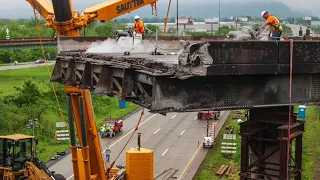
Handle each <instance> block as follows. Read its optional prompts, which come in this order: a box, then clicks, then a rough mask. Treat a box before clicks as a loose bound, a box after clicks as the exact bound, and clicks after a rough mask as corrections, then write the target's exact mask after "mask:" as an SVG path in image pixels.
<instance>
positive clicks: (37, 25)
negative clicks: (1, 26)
mask: <svg viewBox="0 0 320 180" xmlns="http://www.w3.org/2000/svg"><path fill="white" fill-rule="evenodd" d="M33 14H34V19H35V22H36V29H37V32H38V36H39V41H40V46H41V51H42V55H43V58H44V60H45V62H46V67H47V71H48V75H49V78H50V79H51V72H50V69H49V64H48V60H47V58H46V54H45V52H44V47H43V43H42V38H41V33H40V27H39V23H38V18H37V14H36V10H35V9H33ZM51 87H52V90H53V93H54V96H55V99H56V102H57V105H58V109H59V114H60V116H61V119H62V120H63V122H64V123H65V125H66V127H67V128H68V125H67V122H66V120H65V118H64V115H63V113H62V109H61V106H60V102H59V99H58V96H57V91H56V88H55V86H54V84H53V82H51Z"/></svg>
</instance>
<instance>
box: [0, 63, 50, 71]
mask: <svg viewBox="0 0 320 180" xmlns="http://www.w3.org/2000/svg"><path fill="white" fill-rule="evenodd" d="M48 64H49V65H54V64H55V61H49V62H48ZM45 65H46V63H42V64H35V63H29V64H21V65H9V66H0V71H3V70H9V69H24V68H32V67H38V66H45Z"/></svg>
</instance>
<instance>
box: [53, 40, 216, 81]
mask: <svg viewBox="0 0 320 180" xmlns="http://www.w3.org/2000/svg"><path fill="white" fill-rule="evenodd" d="M207 46H208V44H203V48H201V49H199V50H198V51H195V52H193V54H191V57H192V58H193V59H191V60H190V63H188V64H185V65H180V64H179V65H178V64H172V63H166V62H165V61H156V60H154V59H151V58H146V57H143V56H142V57H131V56H123V55H110V54H101V53H85V52H61V53H60V54H59V55H58V57H57V60H61V59H74V60H76V61H84V62H88V59H90V60H92V61H94V62H95V63H101V64H102V63H103V62H107V61H108V62H115V63H123V66H126V67H131V68H134V69H136V70H144V69H142V68H139V66H140V67H144V68H149V69H150V70H152V71H153V72H154V73H158V74H165V75H169V76H173V77H174V78H178V79H187V78H189V77H194V76H206V75H207V67H208V66H209V65H204V63H208V62H212V58H211V56H210V55H209V53H208V50H207ZM187 53H188V52H185V53H184V54H187ZM160 56H163V55H160ZM185 56H187V57H189V55H185ZM210 58H211V59H210ZM199 59H200V61H201V63H197V64H195V61H197V60H199ZM208 59H209V60H208Z"/></svg>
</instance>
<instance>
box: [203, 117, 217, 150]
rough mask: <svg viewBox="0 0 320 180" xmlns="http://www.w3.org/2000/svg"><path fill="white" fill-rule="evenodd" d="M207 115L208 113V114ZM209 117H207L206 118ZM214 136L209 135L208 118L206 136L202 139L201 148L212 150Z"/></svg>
mask: <svg viewBox="0 0 320 180" xmlns="http://www.w3.org/2000/svg"><path fill="white" fill-rule="evenodd" d="M208 115H209V113H208ZM208 117H209V116H208ZM214 138H215V137H214V136H211V135H210V133H209V118H207V136H205V137H204V139H203V148H207V147H208V148H212V147H213V143H214Z"/></svg>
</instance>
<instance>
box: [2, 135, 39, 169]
mask: <svg viewBox="0 0 320 180" xmlns="http://www.w3.org/2000/svg"><path fill="white" fill-rule="evenodd" d="M34 139H35V137H34V136H26V135H22V134H15V135H9V136H0V170H1V171H0V174H1V173H3V169H11V170H12V171H20V170H22V169H23V168H24V167H25V163H26V162H27V161H30V160H31V159H32V149H33V148H32V147H33V145H34V144H33V143H34V142H33V140H34Z"/></svg>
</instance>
